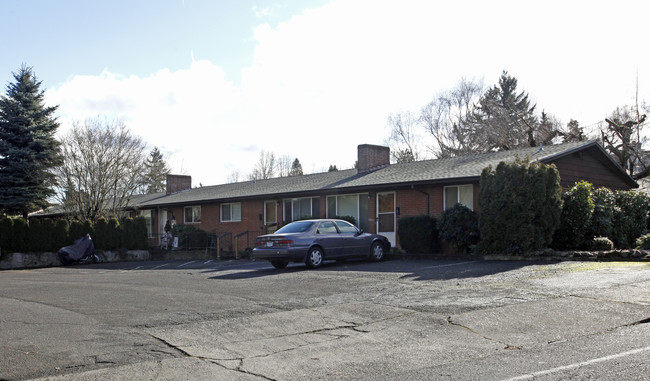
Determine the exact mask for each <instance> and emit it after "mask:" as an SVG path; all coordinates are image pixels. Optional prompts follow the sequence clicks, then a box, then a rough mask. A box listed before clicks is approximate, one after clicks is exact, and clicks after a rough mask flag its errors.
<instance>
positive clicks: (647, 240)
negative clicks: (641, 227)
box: [636, 234, 650, 250]
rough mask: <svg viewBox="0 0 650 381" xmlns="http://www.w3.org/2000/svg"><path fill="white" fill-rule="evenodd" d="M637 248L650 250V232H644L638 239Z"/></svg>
mask: <svg viewBox="0 0 650 381" xmlns="http://www.w3.org/2000/svg"><path fill="white" fill-rule="evenodd" d="M636 248H637V249H644V250H650V234H644V235H642V236H641V237H639V238H637V239H636Z"/></svg>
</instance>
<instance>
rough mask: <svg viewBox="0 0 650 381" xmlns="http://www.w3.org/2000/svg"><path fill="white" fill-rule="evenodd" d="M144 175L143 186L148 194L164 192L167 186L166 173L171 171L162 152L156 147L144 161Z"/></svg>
mask: <svg viewBox="0 0 650 381" xmlns="http://www.w3.org/2000/svg"><path fill="white" fill-rule="evenodd" d="M144 166H145V175H144V187H145V188H146V189H145V191H146V192H147V193H149V194H151V193H158V192H164V191H165V188H166V186H167V175H168V174H169V173H170V172H171V170H170V169H169V167H168V166H167V163H166V162H165V158H164V157H163V154H162V153H161V152H160V150H159V149H158V147H154V149H153V150H152V151H151V153H149V157H148V158H147V159H146V160H145V162H144Z"/></svg>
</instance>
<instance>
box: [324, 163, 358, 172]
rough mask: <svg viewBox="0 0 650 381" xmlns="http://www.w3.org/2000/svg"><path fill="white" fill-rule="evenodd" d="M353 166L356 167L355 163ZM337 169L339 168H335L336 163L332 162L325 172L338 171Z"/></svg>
mask: <svg viewBox="0 0 650 381" xmlns="http://www.w3.org/2000/svg"><path fill="white" fill-rule="evenodd" d="M355 168H356V164H355ZM338 170H339V169H338V168H336V165H334V164H330V167H329V169H328V170H327V172H335V171H338Z"/></svg>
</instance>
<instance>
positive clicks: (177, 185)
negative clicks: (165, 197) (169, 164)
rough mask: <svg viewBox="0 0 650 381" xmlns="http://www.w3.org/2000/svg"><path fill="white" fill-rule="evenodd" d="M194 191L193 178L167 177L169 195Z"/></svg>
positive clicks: (182, 176)
mask: <svg viewBox="0 0 650 381" xmlns="http://www.w3.org/2000/svg"><path fill="white" fill-rule="evenodd" d="M188 189H192V176H185V175H167V194H172V193H176V192H180V191H184V190H188Z"/></svg>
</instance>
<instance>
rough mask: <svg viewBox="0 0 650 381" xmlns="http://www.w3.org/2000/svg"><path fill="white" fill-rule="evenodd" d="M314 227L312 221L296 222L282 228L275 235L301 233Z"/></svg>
mask: <svg viewBox="0 0 650 381" xmlns="http://www.w3.org/2000/svg"><path fill="white" fill-rule="evenodd" d="M313 225H314V222H313V221H297V222H292V223H290V224H288V225H287V226H284V227H282V228H280V229H278V230H277V231H276V232H275V233H276V234H282V233H303V232H306V231H307V230H309V228H311V227H312V226H313Z"/></svg>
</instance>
